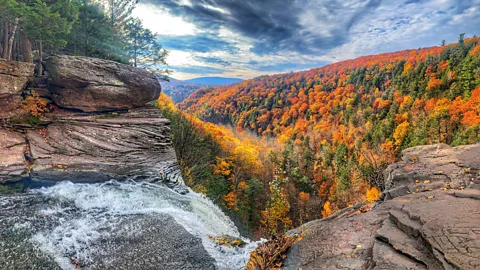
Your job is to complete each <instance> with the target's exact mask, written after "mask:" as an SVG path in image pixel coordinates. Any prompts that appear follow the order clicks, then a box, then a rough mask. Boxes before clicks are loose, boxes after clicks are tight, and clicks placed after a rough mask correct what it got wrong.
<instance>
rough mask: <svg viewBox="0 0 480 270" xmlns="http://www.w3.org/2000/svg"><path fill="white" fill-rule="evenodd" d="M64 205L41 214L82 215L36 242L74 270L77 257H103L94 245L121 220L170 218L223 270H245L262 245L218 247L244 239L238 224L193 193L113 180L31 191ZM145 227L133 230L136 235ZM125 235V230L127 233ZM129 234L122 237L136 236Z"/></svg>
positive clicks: (43, 233)
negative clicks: (225, 238)
mask: <svg viewBox="0 0 480 270" xmlns="http://www.w3.org/2000/svg"><path fill="white" fill-rule="evenodd" d="M30 192H32V193H35V194H40V195H41V196H45V197H47V198H51V199H54V200H56V201H59V202H63V203H59V204H56V205H55V206H53V207H52V206H51V207H48V208H45V209H42V210H40V211H39V214H40V215H45V216H49V215H56V214H58V213H63V212H68V211H70V210H71V208H72V207H74V208H75V209H76V211H77V212H78V210H80V213H79V214H75V215H74V216H71V217H70V218H65V217H61V218H60V220H59V223H58V224H59V225H58V226H56V227H55V228H53V229H51V230H46V231H41V232H38V233H36V234H35V235H33V237H32V239H31V242H32V243H34V244H35V245H36V246H37V247H38V248H39V249H40V250H41V251H42V252H45V253H47V254H49V255H50V256H51V257H53V258H54V260H55V261H56V262H57V264H58V265H59V266H60V267H61V268H63V269H72V268H74V266H73V265H72V263H71V258H72V257H74V258H76V259H77V260H80V261H88V260H90V259H91V258H92V256H93V255H94V254H95V252H97V251H96V250H95V248H94V246H95V245H94V243H95V242H97V241H99V240H100V239H101V238H105V237H108V233H109V231H112V228H115V226H116V223H117V222H118V220H120V219H121V218H124V217H125V216H130V215H158V214H162V215H163V214H166V215H169V216H171V217H173V218H174V219H175V221H176V222H177V223H178V224H180V225H181V226H183V227H184V228H185V229H186V230H187V231H188V232H189V233H190V234H192V235H194V236H196V237H198V238H200V239H201V240H202V244H203V246H204V248H205V250H206V251H207V252H208V253H209V254H210V256H211V257H212V258H214V259H215V261H216V266H217V268H219V269H242V268H243V267H244V266H245V265H246V263H247V262H248V258H249V253H250V252H251V251H252V250H253V249H254V248H255V247H256V246H257V245H258V243H257V242H250V241H249V240H248V239H243V240H244V241H245V242H247V245H246V246H245V247H244V248H238V247H237V248H228V247H224V246H220V245H218V244H216V243H214V242H213V241H212V240H211V239H210V238H209V237H208V236H221V235H229V236H233V237H239V238H240V234H239V232H238V229H237V228H236V227H235V225H234V224H233V222H232V221H231V220H230V219H229V218H228V217H227V216H225V214H224V213H223V212H222V211H221V210H220V209H219V208H218V207H217V206H216V205H214V204H213V203H212V202H211V201H210V200H208V199H206V198H204V197H203V196H202V195H201V194H197V193H195V192H193V191H190V193H188V194H187V195H180V194H178V193H176V192H174V191H172V190H170V189H168V188H166V187H164V186H161V185H156V184H149V183H136V182H116V181H109V182H107V183H102V184H73V183H71V182H62V183H59V184H57V185H55V186H53V187H48V188H41V189H36V190H32V191H30ZM138 229H141V228H135V227H134V226H133V227H132V228H131V231H134V230H138ZM122 230H125V229H122ZM131 231H130V232H129V231H128V230H127V231H124V232H122V233H125V234H129V233H131Z"/></svg>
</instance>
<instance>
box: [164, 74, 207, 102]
mask: <svg viewBox="0 0 480 270" xmlns="http://www.w3.org/2000/svg"><path fill="white" fill-rule="evenodd" d="M169 80H170V81H169V82H166V81H161V82H160V84H161V85H162V91H163V92H164V93H165V94H166V95H167V96H169V97H171V98H172V100H173V102H174V103H179V102H182V101H184V100H185V99H186V98H187V97H188V96H189V95H191V94H192V93H193V92H195V91H197V90H198V89H200V88H204V87H207V85H205V84H200V83H193V82H187V81H182V80H177V79H174V78H169Z"/></svg>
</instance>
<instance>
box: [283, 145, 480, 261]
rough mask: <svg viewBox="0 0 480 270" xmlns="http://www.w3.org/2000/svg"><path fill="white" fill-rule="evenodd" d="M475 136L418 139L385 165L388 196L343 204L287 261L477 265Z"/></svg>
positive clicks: (312, 227)
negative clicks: (469, 139) (362, 207)
mask: <svg viewBox="0 0 480 270" xmlns="http://www.w3.org/2000/svg"><path fill="white" fill-rule="evenodd" d="M479 153H480V144H476V145H469V146H460V147H450V146H447V145H443V144H439V145H431V146H419V147H415V148H410V149H406V150H404V151H403V153H402V154H403V158H402V160H401V161H400V162H398V163H396V164H394V165H392V166H391V167H389V168H388V169H387V170H386V172H385V175H386V176H387V186H388V187H389V188H392V189H391V190H388V191H386V192H385V193H386V194H387V195H386V196H384V199H385V201H384V202H382V203H377V204H376V205H375V206H374V208H373V209H372V210H370V211H369V212H367V213H364V214H358V213H359V211H358V207H356V206H355V207H351V208H347V209H345V210H343V211H339V212H338V213H336V214H334V215H332V216H331V217H328V218H326V219H321V220H316V221H312V222H309V223H307V224H305V225H303V226H302V227H300V228H297V229H295V230H294V231H292V232H291V233H303V234H304V235H305V236H304V237H303V239H302V240H301V241H300V242H298V243H297V244H295V245H293V246H292V248H291V249H290V250H289V253H288V254H287V259H286V261H285V266H284V269H295V270H296V269H304V270H308V269H439V270H440V269H466V270H474V269H480V227H479V224H480V211H479V209H480V170H479V168H480V159H479V156H480V155H479Z"/></svg>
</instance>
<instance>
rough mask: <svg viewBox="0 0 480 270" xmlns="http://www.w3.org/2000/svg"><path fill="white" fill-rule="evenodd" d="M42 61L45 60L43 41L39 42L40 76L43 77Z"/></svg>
mask: <svg viewBox="0 0 480 270" xmlns="http://www.w3.org/2000/svg"><path fill="white" fill-rule="evenodd" d="M42 60H43V44H42V40H41V39H40V41H39V42H38V76H42V75H43V65H42Z"/></svg>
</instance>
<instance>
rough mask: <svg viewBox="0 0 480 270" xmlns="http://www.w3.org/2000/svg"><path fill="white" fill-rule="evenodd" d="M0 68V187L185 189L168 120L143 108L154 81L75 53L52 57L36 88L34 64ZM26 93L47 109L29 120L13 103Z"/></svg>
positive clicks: (155, 91) (154, 93) (155, 90)
mask: <svg viewBox="0 0 480 270" xmlns="http://www.w3.org/2000/svg"><path fill="white" fill-rule="evenodd" d="M0 67H1V68H2V69H1V70H0V118H1V121H2V126H1V127H0V138H1V140H0V153H2V155H0V183H6V182H15V181H19V180H28V181H29V183H30V184H32V183H33V184H35V185H37V184H38V185H46V184H47V185H49V184H54V183H56V182H59V181H63V180H68V181H72V182H90V183H91V182H105V181H108V180H110V179H117V180H125V179H135V180H143V181H150V182H156V181H162V182H165V183H167V184H169V185H170V186H171V187H174V188H177V190H178V191H180V192H185V189H183V188H181V185H180V183H181V177H180V174H179V170H178V166H177V162H176V157H175V152H174V149H173V147H172V140H171V133H170V123H169V121H168V120H167V119H165V118H164V117H163V116H162V115H161V114H160V113H159V112H158V110H157V109H156V108H154V106H153V105H149V102H151V101H154V100H155V99H156V98H158V96H159V94H160V91H161V87H160V84H159V82H158V80H157V79H156V78H155V76H153V75H152V74H150V73H149V72H146V71H145V70H143V69H139V68H134V67H131V66H127V65H122V64H118V63H115V62H112V61H107V60H101V59H94V58H88V57H75V56H51V57H50V58H49V59H48V60H47V62H46V71H47V74H48V77H47V78H46V80H45V79H43V80H42V79H37V81H36V82H35V83H34V82H33V80H32V78H33V65H29V64H25V63H17V62H6V61H3V60H2V61H1V62H0ZM33 91H34V92H36V93H37V94H38V95H39V97H40V98H41V99H42V100H44V101H46V103H47V104H52V105H51V107H52V108H54V110H52V111H51V112H50V113H46V114H45V115H44V116H43V117H41V118H34V120H35V121H33V122H34V123H32V121H30V120H31V119H30V118H29V117H25V116H24V114H25V111H24V110H23V109H22V108H21V106H20V100H21V98H22V96H23V97H26V96H28V95H30V94H31V93H32V92H33Z"/></svg>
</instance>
